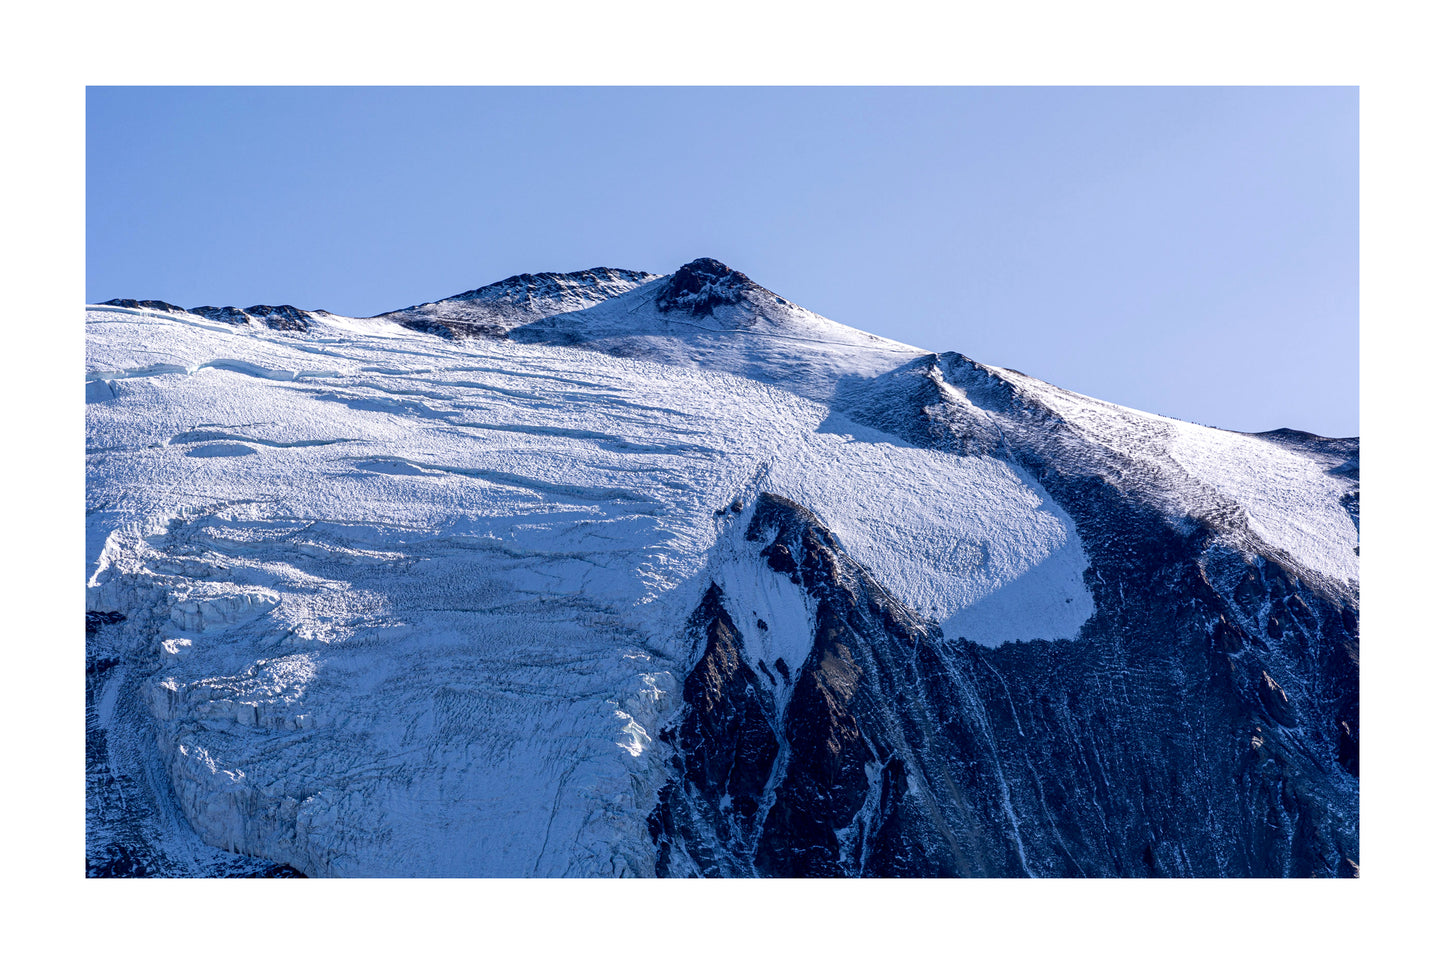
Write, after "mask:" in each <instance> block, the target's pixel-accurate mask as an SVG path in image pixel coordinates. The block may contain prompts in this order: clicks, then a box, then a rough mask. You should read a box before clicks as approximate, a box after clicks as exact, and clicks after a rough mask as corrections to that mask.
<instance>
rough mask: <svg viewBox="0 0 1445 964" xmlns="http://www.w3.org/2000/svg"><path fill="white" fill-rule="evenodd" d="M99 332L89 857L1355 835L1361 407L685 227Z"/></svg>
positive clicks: (1266, 866)
mask: <svg viewBox="0 0 1445 964" xmlns="http://www.w3.org/2000/svg"><path fill="white" fill-rule="evenodd" d="M86 345H87V374H86V401H87V408H86V410H87V438H86V446H87V449H86V451H87V507H86V509H87V534H88V538H87V547H86V593H87V610H88V611H87V616H86V640H87V647H86V652H87V660H86V668H87V675H86V693H87V755H86V765H87V790H88V798H87V815H88V820H87V841H86V843H87V865H88V868H89V872H90V873H91V874H96V875H112V874H119V875H138V874H158V875H182V876H194V875H255V874H293V873H297V872H299V873H304V874H306V875H337V876H358V875H385V876H406V875H482V876H531V875H543V876H559V875H577V876H602V875H605V876H652V875H654V874H665V875H696V874H703V875H741V876H750V875H790V876H802V875H807V876H813V875H820V876H833V875H895V876H899V875H902V876H918V875H1039V876H1057V875H1089V876H1101V875H1103V876H1139V875H1165V876H1184V875H1196V876H1217V875H1230V876H1236V875H1337V874H1351V873H1354V872H1355V870H1356V867H1357V863H1358V859H1359V855H1358V846H1359V845H1358V839H1359V835H1358V792H1359V791H1358V732H1359V721H1358V623H1357V617H1358V605H1359V604H1358V595H1359V588H1358V568H1357V556H1358V550H1357V546H1358V504H1359V502H1358V492H1359V461H1358V452H1359V447H1358V440H1354V439H1349V440H1341V439H1321V438H1317V437H1315V436H1311V435H1308V434H1307V433H1303V432H1295V431H1288V430H1281V431H1279V432H1271V433H1266V434H1263V435H1247V434H1241V433H1235V432H1227V431H1221V430H1217V429H1210V428H1203V427H1201V426H1198V425H1193V424H1189V423H1185V422H1179V421H1176V420H1172V419H1167V418H1161V417H1158V416H1153V415H1149V414H1145V413H1142V412H1137V411H1132V410H1130V409H1126V408H1122V407H1120V406H1117V405H1111V404H1108V403H1106V402H1101V401H1097V400H1095V399H1091V398H1086V397H1084V396H1081V395H1077V394H1074V393H1072V392H1068V391H1065V390H1063V389H1060V388H1056V387H1054V386H1051V385H1048V384H1046V383H1044V382H1041V381H1038V380H1037V379H1033V378H1030V377H1028V376H1025V375H1022V374H1019V373H1017V372H1013V371H1008V370H1005V369H1000V368H993V367H990V366H987V365H983V364H980V363H978V362H975V361H973V360H971V359H969V358H966V357H964V356H962V355H958V354H954V353H945V354H932V353H928V352H924V351H921V350H919V349H916V348H912V347H910V346H907V345H902V344H899V343H897V342H892V341H889V340H887V339H883V338H878V337H876V336H874V335H870V334H867V333H865V332H861V331H857V330H855V329H851V328H848V327H845V326H843V325H840V324H837V323H835V322H832V321H829V320H827V319H825V318H821V317H819V316H818V315H815V314H813V313H812V312H809V311H807V310H806V309H803V308H801V307H798V306H797V305H794V304H792V303H790V302H788V301H786V300H784V299H783V298H781V297H780V296H778V295H776V294H774V293H773V292H771V291H768V290H767V289H765V288H763V287H761V286H759V285H757V284H755V283H754V282H752V281H751V280H749V279H748V278H747V277H746V276H745V275H742V274H741V273H739V272H737V271H734V270H732V269H730V268H728V267H727V266H725V265H722V264H720V263H718V262H716V261H712V260H710V259H701V260H698V261H695V262H692V263H691V264H688V265H685V266H683V267H682V268H680V269H679V270H678V271H676V272H674V273H673V274H671V275H667V276H656V275H651V274H647V273H645V272H636V271H623V270H617V269H607V268H596V269H593V270H591V271H583V272H575V273H571V274H540V275H521V276H518V277H514V278H509V279H507V280H505V281H502V282H498V283H497V284H493V285H488V286H486V287H483V288H478V289H475V290H473V291H469V292H465V293H463V294H460V295H457V296H455V297H452V298H448V299H444V300H442V301H438V302H433V303H430V304H425V305H419V306H415V307H412V308H406V309H401V310H398V311H394V312H391V313H388V314H384V315H379V316H377V317H374V318H348V317H342V316H338V315H333V314H330V313H327V312H322V311H303V310H300V309H297V308H294V307H292V306H287V305H283V306H271V305H257V306H253V307H250V308H246V309H244V310H242V309H237V308H230V307H226V308H217V307H210V306H207V307H203V308H194V309H190V310H185V309H182V308H179V307H177V306H174V305H170V304H167V303H165V302H155V301H130V300H118V301H115V302H110V303H107V304H104V305H92V306H90V307H89V309H88V325H87V338H86Z"/></svg>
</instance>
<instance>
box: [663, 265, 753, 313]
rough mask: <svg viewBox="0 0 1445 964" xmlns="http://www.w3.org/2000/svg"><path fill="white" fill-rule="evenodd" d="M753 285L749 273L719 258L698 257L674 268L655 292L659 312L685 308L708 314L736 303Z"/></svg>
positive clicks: (688, 310) (689, 311)
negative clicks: (736, 268)
mask: <svg viewBox="0 0 1445 964" xmlns="http://www.w3.org/2000/svg"><path fill="white" fill-rule="evenodd" d="M752 288H757V285H755V284H753V282H752V281H751V280H749V278H748V276H747V275H745V274H743V273H742V272H740V271H734V270H733V269H732V268H729V267H728V266H727V265H725V264H723V263H722V262H721V261H714V260H713V259H712V258H698V259H697V260H696V261H691V262H688V263H687V264H685V265H683V266H682V267H681V268H678V269H677V271H675V272H674V273H673V275H672V277H671V278H669V279H668V281H667V284H665V285H664V286H663V287H662V290H661V291H659V292H658V293H657V307H658V309H659V310H660V311H663V312H668V311H685V312H687V313H688V314H690V315H695V316H702V315H711V314H712V313H713V312H714V311H715V310H716V309H718V308H720V307H722V306H724V305H735V304H737V303H738V302H739V301H741V300H742V298H743V295H744V294H745V293H746V292H747V291H748V290H749V289H752Z"/></svg>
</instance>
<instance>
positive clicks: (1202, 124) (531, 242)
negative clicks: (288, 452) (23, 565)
mask: <svg viewBox="0 0 1445 964" xmlns="http://www.w3.org/2000/svg"><path fill="white" fill-rule="evenodd" d="M1358 103H1359V101H1358V93H1357V91H1356V89H1355V88H897V87H894V88H801V89H792V88H789V89H770V88H560V89H550V88H540V89H539V88H389V89H388V88H383V89H373V88H336V89H332V88H91V89H90V90H89V92H88V96H87V111H86V131H87V141H86V158H87V164H86V225H87V233H86V252H87V261H86V297H87V299H88V300H90V301H92V302H93V301H103V300H106V299H109V298H115V297H133V298H160V299H164V300H166V301H171V302H175V303H177V304H180V305H183V306H186V307H190V306H193V305H199V304H222V305H224V304H233V305H240V306H245V305H250V304H256V303H259V302H265V303H271V304H276V303H291V304H295V305H298V306H301V307H303V308H326V309H328V310H330V311H335V312H340V313H344V314H352V315H371V314H377V313H379V312H382V311H387V310H390V309H392V308H399V307H403V306H406V305H411V304H416V303H418V302H423V301H431V300H435V299H437V298H441V297H444V296H446V295H449V294H454V293H456V292H459V291H462V290H465V289H468V288H473V287H476V286H478V285H481V284H485V283H488V282H491V281H496V280H498V279H500V278H503V277H506V276H507V275H511V274H516V273H520V272H524V271H534V272H535V271H568V270H575V269H580V268H589V267H594V266H597V265H608V266H613V267H625V268H640V269H645V270H650V271H654V272H658V273H665V272H669V271H672V270H673V269H675V268H676V267H677V266H678V265H680V264H682V263H684V262H686V261H689V260H691V259H693V258H695V257H700V256H710V257H715V258H718V259H720V260H722V261H725V262H727V263H728V264H730V265H732V266H733V267H735V268H737V269H739V270H741V271H743V272H745V273H747V274H748V275H750V276H751V277H752V278H753V279H754V280H756V281H758V282H759V283H761V284H763V285H766V286H767V287H769V288H772V289H774V290H775V291H777V292H778V293H780V294H782V295H784V296H785V297H787V298H789V299H791V300H793V301H795V302H797V303H799V304H801V305H803V306H805V307H807V308H811V309H813V310H814V311H817V312H819V313H821V314H823V315H826V316H828V317H830V318H833V319H834V320H836V321H840V322H843V323H845V324H848V325H852V326H854V327H857V328H863V329H866V330H868V331H872V332H876V333H878V334H881V335H886V336H888V337H890V338H896V339H898V340H900V341H904V342H908V343H910V344H914V345H917V346H919V347H922V348H928V349H932V350H937V351H945V350H954V351H959V352H962V353H963V354H966V355H969V356H971V357H973V358H976V359H978V360H979V361H983V362H987V363H989V364H994V365H1003V366H1007V367H1009V368H1015V369H1018V370H1020V371H1024V372H1027V373H1029V374H1031V375H1035V376H1037V377H1040V378H1043V379H1046V380H1048V381H1050V382H1053V383H1055V384H1058V385H1061V386H1063V387H1065V388H1071V389H1074V390H1076V391H1080V392H1084V393H1086V394H1089V395H1093V396H1096V397H1099V398H1104V399H1107V400H1109V401H1114V402H1119V403H1121V404H1125V405H1129V406H1132V407H1135V408H1140V409H1144V410H1147V411H1152V412H1158V413H1161V414H1165V415H1170V416H1174V417H1177V418H1184V419H1189V420H1191V421H1196V422H1201V423H1205V424H1211V425H1218V426H1220V427H1222V428H1234V429H1240V430H1245V431H1261V430H1266V429H1272V428H1278V427H1282V426H1289V427H1292V428H1301V429H1306V430H1308V431H1313V432H1316V433H1319V434H1324V435H1356V434H1358V432H1359V349H1358V346H1359V323H1358V319H1359V282H1358V269H1359V214H1358V210H1359V188H1358V183H1359V107H1358Z"/></svg>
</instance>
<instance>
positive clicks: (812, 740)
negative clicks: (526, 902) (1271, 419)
mask: <svg viewBox="0 0 1445 964" xmlns="http://www.w3.org/2000/svg"><path fill="white" fill-rule="evenodd" d="M1051 492H1052V493H1053V494H1054V496H1055V498H1056V499H1058V500H1059V501H1060V502H1062V503H1064V504H1065V505H1066V507H1067V508H1068V509H1069V510H1070V511H1071V512H1073V513H1074V515H1075V519H1076V520H1078V522H1079V525H1080V529H1081V535H1082V536H1083V537H1084V539H1085V542H1086V545H1087V546H1088V548H1089V553H1090V558H1091V561H1092V566H1091V568H1090V569H1089V570H1088V572H1087V573H1086V578H1087V579H1088V580H1089V582H1090V587H1091V589H1092V591H1093V592H1094V596H1095V599H1096V600H1097V602H1098V610H1097V612H1096V615H1095V617H1094V618H1092V619H1091V620H1090V621H1089V622H1088V623H1087V624H1086V625H1085V627H1084V629H1083V631H1082V632H1081V634H1080V637H1079V638H1078V639H1077V640H1057V641H1044V640H1037V641H1034V642H1032V643H1016V644H1011V645H1009V646H1006V647H1001V648H998V649H988V648H984V647H981V646H978V645H975V644H972V643H969V642H967V641H966V640H954V641H949V640H945V639H943V638H941V637H940V635H939V634H938V631H937V629H936V627H934V626H932V625H931V624H928V623H926V622H925V621H924V620H922V619H921V618H919V617H918V616H917V615H916V614H915V613H913V612H911V611H909V610H908V609H907V608H906V607H905V606H903V605H901V604H900V603H899V602H898V601H896V600H895V599H893V598H892V597H891V596H890V595H889V594H888V593H887V592H886V591H885V590H884V589H883V588H882V587H881V586H879V585H878V584H877V583H876V582H875V581H874V580H873V579H872V578H871V577H870V576H869V575H868V573H867V572H866V570H864V569H863V567H861V566H859V565H858V564H857V563H856V562H855V561H853V560H852V559H851V558H849V557H848V556H847V554H846V553H845V552H843V550H842V548H841V547H840V545H839V544H838V542H837V540H836V539H835V538H834V537H833V536H832V534H831V533H829V532H828V530H827V529H826V528H825V527H823V526H822V524H821V523H820V522H819V521H818V520H817V519H816V518H815V517H814V516H813V515H812V514H811V513H810V512H808V510H807V509H806V508H804V507H802V506H799V505H796V504H794V503H791V502H789V501H787V500H785V499H782V498H780V497H777V496H773V495H769V494H766V493H764V494H763V495H761V496H760V497H759V498H758V501H757V504H756V506H755V507H754V509H753V514H752V518H751V520H750V521H749V526H748V530H747V536H748V538H749V539H751V540H753V541H755V542H756V543H757V544H758V564H759V565H760V566H767V567H768V568H771V569H773V570H775V571H778V572H780V573H783V574H786V575H788V576H789V577H790V578H793V579H795V580H796V582H797V584H798V586H799V591H800V593H803V594H806V597H807V598H808V599H809V600H810V601H811V603H812V604H813V605H814V606H815V611H816V619H815V621H814V626H815V629H814V638H813V641H812V650H811V652H810V654H809V655H808V657H807V659H806V661H805V662H804V664H803V665H802V666H801V667H800V668H799V669H798V671H797V674H796V681H795V682H794V683H793V684H792V685H791V687H788V686H786V685H782V686H780V685H778V684H777V681H776V680H777V678H774V680H772V681H769V680H768V679H767V678H766V677H764V676H760V675H758V674H756V673H754V672H753V671H752V670H750V669H749V668H748V667H747V664H746V659H745V657H742V656H740V655H737V654H736V648H737V643H736V641H735V637H736V633H735V631H734V630H733V629H732V628H731V627H733V626H734V625H735V622H734V616H733V614H732V613H730V612H729V611H728V608H727V598H726V595H725V588H726V587H718V586H716V585H714V586H713V587H712V588H711V589H710V590H709V591H708V593H707V594H706V596H705V598H704V600H703V602H702V604H701V605H700V607H699V609H698V611H697V614H696V616H695V617H694V623H695V625H697V626H699V627H702V628H701V629H699V630H698V632H699V634H700V635H699V648H700V650H701V653H702V655H701V657H700V658H699V661H698V663H697V664H696V666H695V667H694V669H693V670H692V672H691V673H690V674H689V676H688V677H687V680H686V683H685V687H684V698H685V704H686V705H685V707H684V709H683V711H682V714H683V716H682V723H681V725H680V727H679V728H678V729H677V730H676V731H674V732H668V733H665V734H664V739H665V740H667V741H668V742H669V743H670V744H671V745H672V747H673V748H674V750H675V751H676V760H675V776H674V778H673V780H672V781H671V782H670V783H669V784H668V786H667V788H666V789H665V790H664V792H663V793H662V794H661V796H660V798H659V802H658V805H657V808H656V810H655V811H654V813H653V814H652V818H651V820H650V821H649V826H650V827H652V828H653V832H654V836H655V837H656V839H657V840H658V843H659V853H660V857H659V861H658V872H659V873H660V874H671V875H687V874H701V875H722V876H733V875H739V874H742V875H763V876H938V875H947V876H955V875H957V876H1021V875H1036V876H1231V877H1232V876H1335V875H1341V874H1345V875H1348V874H1351V873H1353V869H1352V868H1355V867H1356V866H1357V864H1358V858H1359V844H1358V839H1359V837H1358V749H1357V747H1358V744H1357V741H1356V740H1355V737H1354V735H1355V733H1356V732H1357V730H1358V670H1357V652H1358V637H1357V635H1356V631H1355V629H1354V626H1353V623H1352V622H1350V621H1349V620H1348V618H1347V616H1346V610H1343V609H1342V608H1341V607H1340V606H1339V605H1338V604H1337V603H1335V602H1332V601H1330V600H1327V599H1325V598H1322V597H1320V596H1319V595H1317V594H1316V593H1314V592H1313V591H1312V590H1310V589H1309V588H1308V587H1306V586H1303V585H1301V584H1300V583H1299V581H1298V580H1297V579H1295V578H1294V577H1293V576H1292V575H1290V574H1289V573H1288V572H1286V571H1285V570H1283V569H1281V568H1280V567H1278V566H1275V565H1273V564H1272V563H1269V562H1268V561H1266V560H1261V559H1257V558H1256V559H1253V560H1251V559H1249V558H1246V557H1245V556H1243V555H1241V554H1240V553H1238V552H1235V551H1230V550H1224V549H1221V548H1220V546H1219V545H1218V544H1217V543H1216V542H1214V541H1213V540H1212V539H1211V534H1210V532H1209V531H1208V530H1207V529H1205V528H1201V529H1200V530H1198V531H1197V532H1195V533H1194V534H1192V535H1181V534H1179V533H1178V532H1176V531H1175V530H1174V529H1173V528H1171V527H1170V526H1169V525H1167V524H1166V523H1165V521H1164V520H1163V519H1162V518H1160V517H1158V516H1157V515H1155V514H1153V513H1151V512H1150V511H1149V510H1146V509H1142V508H1140V507H1139V506H1137V505H1135V504H1133V503H1131V502H1130V501H1129V500H1127V499H1125V498H1124V497H1122V495H1121V494H1120V493H1119V492H1118V491H1117V490H1115V489H1113V488H1112V487H1110V486H1109V485H1107V484H1106V483H1104V482H1102V481H1101V480H1098V479H1072V480H1070V479H1063V478H1060V477H1058V476H1057V475H1055V476H1054V481H1053V487H1052V488H1051ZM1270 620H1273V626H1274V627H1275V629H1274V632H1271V631H1270V628H1269V627H1270V626H1271V622H1270ZM779 668H780V669H781V667H779ZM769 768H770V769H769ZM765 770H766V771H767V772H765ZM742 801H746V802H745V803H744V802H742ZM729 807H730V808H731V809H728V808H729Z"/></svg>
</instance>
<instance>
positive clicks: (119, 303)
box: [101, 298, 186, 314]
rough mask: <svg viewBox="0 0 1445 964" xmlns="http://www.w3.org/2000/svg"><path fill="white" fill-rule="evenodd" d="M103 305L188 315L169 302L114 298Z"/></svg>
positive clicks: (178, 306) (182, 309) (179, 307)
mask: <svg viewBox="0 0 1445 964" xmlns="http://www.w3.org/2000/svg"><path fill="white" fill-rule="evenodd" d="M101 304H103V305H114V306H115V307H117V308H149V309H150V310H151V311H169V312H176V313H179V314H185V313H186V309H184V308H182V307H181V306H180V305H173V304H171V303H170V302H169V301H137V300H136V299H134V298H112V299H110V300H109V301H102V302H101Z"/></svg>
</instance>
